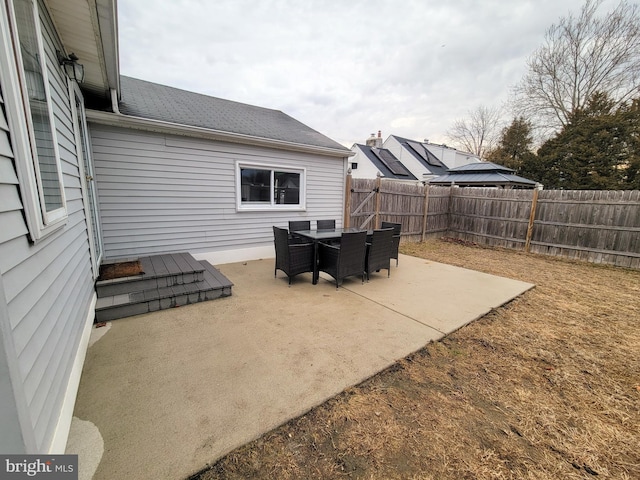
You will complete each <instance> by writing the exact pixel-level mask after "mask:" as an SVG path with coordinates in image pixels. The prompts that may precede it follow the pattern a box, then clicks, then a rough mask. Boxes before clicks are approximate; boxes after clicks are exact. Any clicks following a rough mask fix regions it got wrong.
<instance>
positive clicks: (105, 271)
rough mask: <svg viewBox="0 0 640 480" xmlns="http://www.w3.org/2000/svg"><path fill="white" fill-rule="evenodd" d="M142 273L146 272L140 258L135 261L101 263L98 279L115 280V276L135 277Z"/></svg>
mask: <svg viewBox="0 0 640 480" xmlns="http://www.w3.org/2000/svg"><path fill="white" fill-rule="evenodd" d="M142 274H144V271H143V270H142V264H141V263H140V261H139V260H136V261H135V262H120V263H108V264H106V265H100V276H99V277H98V280H113V279H114V278H122V277H133V276H136V275H142Z"/></svg>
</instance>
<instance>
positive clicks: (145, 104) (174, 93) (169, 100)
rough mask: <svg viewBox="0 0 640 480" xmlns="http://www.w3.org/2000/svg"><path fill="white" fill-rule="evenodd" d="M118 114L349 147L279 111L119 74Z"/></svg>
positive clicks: (331, 146)
mask: <svg viewBox="0 0 640 480" xmlns="http://www.w3.org/2000/svg"><path fill="white" fill-rule="evenodd" d="M120 85H121V99H120V102H119V109H120V113H122V114H124V115H130V116H134V117H142V118H146V119H152V120H162V121H165V122H171V123H177V124H180V125H187V126H192V127H201V128H206V129H210V130H217V131H221V132H228V133H235V134H241V135H249V136H251V137H257V138H264V139H268V140H278V141H282V142H290V143H296V144H302V145H310V146H314V147H323V148H331V149H339V150H344V151H345V153H346V154H348V153H349V152H350V150H349V149H348V148H346V147H345V146H343V145H340V144H339V143H338V142H335V141H334V140H331V139H330V138H328V137H326V136H325V135H323V134H321V133H319V132H317V131H315V130H313V129H312V128H310V127H308V126H306V125H305V124H303V123H301V122H299V121H298V120H296V119H294V118H292V117H290V116H289V115H287V114H286V113H283V112H281V111H279V110H271V109H269V108H262V107H256V106H254V105H247V104H244V103H238V102H233V101H230V100H224V99H222V98H216V97H210V96H207V95H202V94H199V93H194V92H188V91H186V90H180V89H178V88H173V87H167V86H165V85H159V84H157V83H152V82H147V81H144V80H138V79H136V78H131V77H125V76H121V77H120Z"/></svg>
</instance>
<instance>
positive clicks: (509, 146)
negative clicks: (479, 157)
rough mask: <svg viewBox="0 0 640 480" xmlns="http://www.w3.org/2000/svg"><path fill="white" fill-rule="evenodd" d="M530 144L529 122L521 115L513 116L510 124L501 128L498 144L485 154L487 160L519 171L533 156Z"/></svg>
mask: <svg viewBox="0 0 640 480" xmlns="http://www.w3.org/2000/svg"><path fill="white" fill-rule="evenodd" d="M532 145H533V136H532V133H531V123H529V122H528V121H527V120H525V119H524V118H523V117H518V118H514V119H513V122H511V125H509V126H508V127H505V128H503V129H502V135H501V137H500V139H499V140H498V146H497V147H496V148H495V149H494V150H492V151H491V152H490V153H489V154H488V155H487V160H489V161H490V162H494V163H497V164H499V165H504V166H505V167H508V168H512V169H514V170H515V171H516V172H518V173H520V172H521V171H522V169H523V167H524V165H525V164H528V163H530V162H531V161H532V160H533V157H535V155H534V154H533V152H532V151H531V149H532Z"/></svg>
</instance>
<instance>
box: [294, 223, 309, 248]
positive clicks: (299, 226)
mask: <svg viewBox="0 0 640 480" xmlns="http://www.w3.org/2000/svg"><path fill="white" fill-rule="evenodd" d="M296 230H311V220H290V221H289V239H290V240H291V241H292V242H294V243H307V242H308V241H309V239H308V238H304V237H301V236H300V235H296V234H295V232H296Z"/></svg>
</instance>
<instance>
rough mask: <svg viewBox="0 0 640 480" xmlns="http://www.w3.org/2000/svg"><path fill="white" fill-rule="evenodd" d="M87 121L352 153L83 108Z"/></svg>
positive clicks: (285, 147) (326, 152) (344, 154)
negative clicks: (85, 110)
mask: <svg viewBox="0 0 640 480" xmlns="http://www.w3.org/2000/svg"><path fill="white" fill-rule="evenodd" d="M87 120H89V121H90V122H93V123H98V124H101V125H110V126H115V127H127V128H133V129H137V130H146V131H151V132H158V133H168V134H173V135H183V136H188V137H196V138H204V139H207V140H219V141H225V142H233V143H241V144H244V145H254V146H259V147H268V148H277V149H281V150H290V151H295V152H305V153H315V154H320V155H327V156H330V157H339V158H346V157H351V156H353V155H354V154H355V152H352V151H351V150H349V149H347V148H346V147H344V150H343V149H338V148H330V147H322V146H317V145H306V144H302V143H294V142H286V141H283V140H276V139H271V138H263V137H254V136H252V135H245V134H241V133H233V132H224V131H221V130H214V129H209V128H202V127H194V126H190V125H182V124H179V123H172V122H166V121H163V120H152V119H148V118H143V117H135V116H131V115H123V114H117V113H108V112H101V111H98V110H87Z"/></svg>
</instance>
